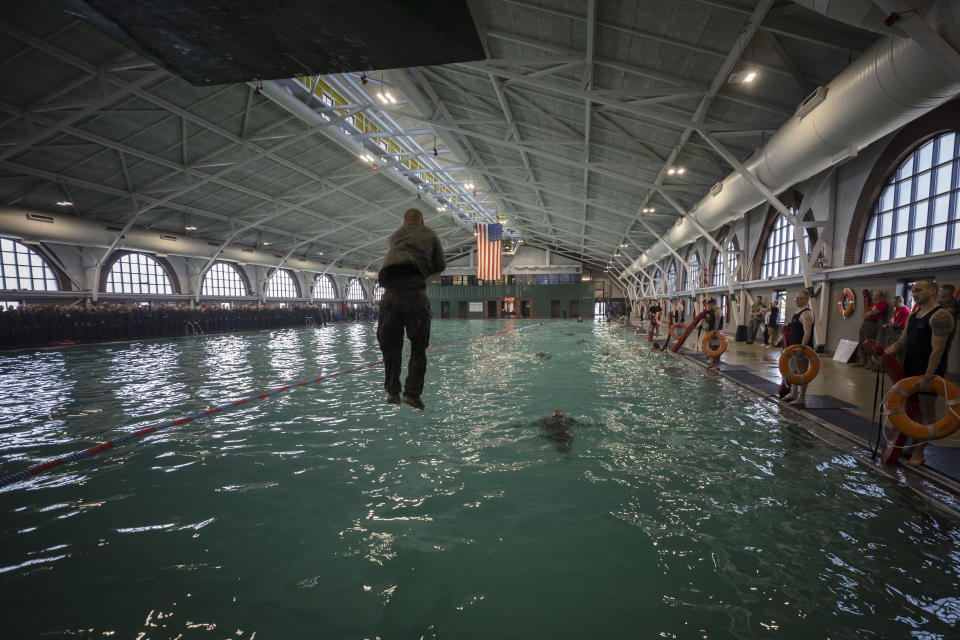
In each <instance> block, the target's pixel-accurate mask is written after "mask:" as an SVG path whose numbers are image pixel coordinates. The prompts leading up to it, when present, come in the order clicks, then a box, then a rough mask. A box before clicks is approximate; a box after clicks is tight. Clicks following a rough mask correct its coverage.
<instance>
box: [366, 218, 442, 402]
mask: <svg viewBox="0 0 960 640" xmlns="http://www.w3.org/2000/svg"><path fill="white" fill-rule="evenodd" d="M446 268H447V261H446V260H445V259H444V257H443V246H442V245H441V244H440V238H438V237H437V234H436V233H434V232H433V230H432V229H431V228H430V227H428V226H427V225H425V224H424V223H423V213H422V212H421V211H420V210H419V209H408V210H407V211H406V213H404V214H403V226H402V227H400V228H399V229H397V230H396V231H394V232H393V235H391V236H390V240H389V241H388V245H387V255H386V257H385V258H384V259H383V266H382V267H380V273H379V275H378V276H377V281H378V282H379V283H380V286H382V287H383V288H384V290H385V291H384V293H383V298H382V299H381V300H380V319H379V321H378V323H377V341H378V342H379V343H380V351H381V352H382V353H383V366H384V369H385V370H386V382H385V384H384V386H385V388H386V390H387V402H389V403H391V404H399V403H400V369H401V364H402V363H403V331H404V329H406V331H407V337H408V338H409V339H410V346H411V351H410V365H409V367H408V368H407V381H406V384H404V387H403V402H404V403H405V404H408V405H410V406H411V407H414V408H416V409H423V408H424V407H423V402H422V401H421V400H420V394H421V393H422V392H423V376H424V374H425V373H426V372H427V343H428V342H429V341H430V302H429V301H428V300H427V292H426V289H427V278H428V277H430V276H431V275H433V274H435V273H440V272H441V271H443V270H444V269H446Z"/></svg>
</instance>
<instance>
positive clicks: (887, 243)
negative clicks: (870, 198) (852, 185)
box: [860, 131, 960, 263]
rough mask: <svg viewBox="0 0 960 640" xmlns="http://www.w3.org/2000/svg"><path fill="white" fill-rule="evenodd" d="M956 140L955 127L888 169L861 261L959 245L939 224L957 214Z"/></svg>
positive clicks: (958, 171)
mask: <svg viewBox="0 0 960 640" xmlns="http://www.w3.org/2000/svg"><path fill="white" fill-rule="evenodd" d="M957 140H958V136H957V132H955V131H954V132H950V133H945V134H943V135H941V136H939V137H937V138H935V139H934V140H931V141H929V142H927V143H926V144H924V145H923V146H921V147H920V148H918V149H917V150H916V151H914V153H913V154H912V155H911V156H910V157H909V158H907V160H905V161H904V162H903V164H901V165H900V167H898V168H897V170H896V171H894V172H892V173H891V175H890V177H889V178H888V179H887V183H886V186H885V187H884V191H883V194H882V195H881V196H880V198H879V199H878V200H877V204H876V205H875V206H874V209H873V215H872V216H871V218H870V222H869V223H868V224H867V233H866V235H865V236H864V243H863V253H862V255H861V256H860V261H861V262H863V263H867V262H881V261H884V260H890V259H892V258H902V257H905V256H918V255H923V254H926V253H934V252H937V251H946V250H948V249H957V248H960V238H957V237H956V234H948V233H947V226H946V224H945V223H948V222H954V221H956V220H957V218H958V215H957V209H958V206H957V198H958V191H960V185H958V180H960V175H958V174H960V161H958V152H957ZM904 185H906V186H908V187H910V189H911V190H910V191H909V192H907V191H906V190H905V189H903V186H904ZM894 191H896V203H895V205H896V206H894V196H893V195H892V194H893V193H894ZM906 195H909V197H906Z"/></svg>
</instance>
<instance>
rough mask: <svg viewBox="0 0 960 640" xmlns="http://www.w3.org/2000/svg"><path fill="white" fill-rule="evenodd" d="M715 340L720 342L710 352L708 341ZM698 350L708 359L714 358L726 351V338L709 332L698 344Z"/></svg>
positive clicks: (715, 332) (716, 332)
mask: <svg viewBox="0 0 960 640" xmlns="http://www.w3.org/2000/svg"><path fill="white" fill-rule="evenodd" d="M713 338H716V339H717V340H719V341H720V346H719V347H717V348H716V349H714V350H713V351H710V346H709V343H710V340H712V339H713ZM700 350H701V351H703V352H704V353H705V354H707V357H708V358H716V357H717V356H719V355H720V354H721V353H723V352H724V351H726V350H727V336H725V335H723V334H722V333H720V332H719V331H711V332H710V333H708V334H707V335H706V336H704V337H703V340H702V341H701V342H700Z"/></svg>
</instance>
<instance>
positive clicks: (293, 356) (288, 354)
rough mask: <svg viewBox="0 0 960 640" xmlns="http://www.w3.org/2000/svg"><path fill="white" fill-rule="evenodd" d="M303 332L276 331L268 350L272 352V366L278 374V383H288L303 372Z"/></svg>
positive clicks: (268, 344)
mask: <svg viewBox="0 0 960 640" xmlns="http://www.w3.org/2000/svg"><path fill="white" fill-rule="evenodd" d="M301 336H302V332H301V331H294V330H291V329H287V330H283V331H274V332H272V333H271V335H270V341H269V342H268V343H267V349H268V350H269V351H270V366H271V367H273V370H274V371H276V372H277V381H278V382H281V383H287V382H290V381H292V380H294V379H296V378H297V377H298V376H300V375H301V374H302V372H303V363H304V357H303V343H302V340H301Z"/></svg>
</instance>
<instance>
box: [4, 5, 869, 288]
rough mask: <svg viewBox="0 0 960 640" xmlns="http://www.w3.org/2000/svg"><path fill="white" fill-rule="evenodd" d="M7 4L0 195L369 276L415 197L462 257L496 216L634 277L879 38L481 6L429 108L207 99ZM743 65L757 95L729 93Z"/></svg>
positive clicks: (727, 17)
mask: <svg viewBox="0 0 960 640" xmlns="http://www.w3.org/2000/svg"><path fill="white" fill-rule="evenodd" d="M14 4H16V5H17V7H14V8H13V10H11V11H8V12H5V15H4V17H3V18H2V19H0V33H2V34H3V35H4V36H5V37H4V39H3V41H2V42H0V79H2V81H3V86H4V87H5V88H6V91H5V94H4V100H0V203H2V204H4V205H7V206H23V207H29V208H33V209H39V210H50V211H58V212H61V213H66V214H70V215H77V216H81V217H85V218H89V219H93V220H98V221H104V222H106V223H110V224H113V225H117V226H119V227H121V228H125V227H128V226H131V225H136V226H143V227H146V228H150V229H156V230H159V231H163V232H170V233H178V234H187V235H194V236H198V237H201V238H204V239H206V240H208V241H209V242H210V243H212V245H213V246H216V247H217V249H218V252H220V251H223V250H224V249H225V248H226V247H227V246H228V245H242V246H249V247H255V248H260V249H263V248H264V247H269V249H268V250H269V251H275V252H276V254H277V256H278V258H279V260H280V264H286V263H287V262H289V261H290V260H291V259H293V258H296V257H302V258H306V259H310V260H315V261H316V260H320V261H325V262H327V263H328V264H330V265H331V267H332V266H337V267H345V268H356V269H369V268H372V267H375V266H376V264H377V263H378V261H379V260H380V259H381V258H382V255H383V251H384V248H385V243H386V238H387V237H388V236H389V234H390V233H392V232H393V230H395V228H396V227H397V225H398V223H399V220H400V216H401V214H402V213H403V210H404V209H406V208H408V207H410V206H417V205H418V204H419V206H421V208H423V209H424V211H425V213H426V214H427V222H428V224H430V225H431V226H432V227H434V228H435V229H436V230H437V231H438V233H440V234H441V236H442V237H443V238H444V242H445V243H446V245H447V251H448V255H450V256H453V255H459V254H462V253H463V250H464V247H465V246H467V245H469V243H470V242H472V240H473V235H472V233H471V225H472V223H474V222H491V221H500V222H502V223H503V224H504V225H505V228H506V230H507V232H508V236H510V237H513V238H517V239H522V240H523V241H524V242H525V243H527V244H530V245H534V246H540V247H544V248H550V249H552V250H554V251H556V252H557V253H558V254H561V255H564V256H567V257H571V258H574V259H577V260H581V261H583V262H584V263H585V264H587V265H590V266H593V267H596V268H600V269H604V268H607V267H608V266H609V267H610V268H614V265H615V264H617V265H622V264H623V263H628V264H629V263H630V262H632V261H633V260H634V259H635V258H636V257H637V255H638V254H639V252H641V251H643V250H644V249H645V248H646V247H648V246H650V245H651V244H652V243H653V242H655V241H656V240H657V239H658V238H660V237H661V236H662V235H663V234H664V232H665V231H666V230H667V229H669V227H670V226H671V225H672V224H674V223H675V221H676V220H677V218H678V217H680V216H685V215H686V212H687V210H688V209H689V208H690V207H691V206H692V205H693V204H694V203H695V202H697V201H698V200H699V199H700V198H702V197H703V196H704V195H705V194H706V193H707V192H708V191H709V189H710V188H711V187H712V186H713V185H714V184H715V183H716V182H717V181H719V180H720V179H722V178H723V177H725V176H726V175H727V174H728V173H729V172H730V171H731V170H732V169H735V168H736V165H737V164H738V163H739V162H740V161H742V159H743V158H745V157H747V156H748V155H749V154H750V153H751V152H752V151H753V149H754V148H756V147H757V146H759V145H761V144H763V142H764V141H765V139H766V137H767V136H769V135H770V134H771V133H772V132H773V131H775V130H776V129H777V128H779V126H781V124H782V123H783V122H784V121H786V119H787V118H789V117H790V116H791V115H792V114H793V112H794V109H795V107H796V105H797V103H799V102H800V100H801V99H802V98H803V97H805V96H806V95H807V93H809V91H810V90H811V89H812V88H814V87H815V86H816V85H817V84H822V83H826V82H827V81H829V80H830V79H831V78H833V77H834V76H835V75H836V74H837V73H838V72H839V71H840V70H842V69H843V68H844V67H845V66H846V65H847V64H848V63H849V60H850V59H851V58H852V57H853V56H856V55H857V54H858V53H859V52H860V51H861V50H862V49H863V48H865V47H866V46H867V45H868V44H869V43H870V42H871V41H872V40H873V39H874V38H875V36H872V35H870V34H867V33H865V32H861V31H858V30H855V29H852V28H850V27H847V26H844V25H841V24H839V23H834V22H831V21H829V20H827V19H826V18H823V17H821V16H819V15H817V14H814V13H812V12H809V11H807V10H805V9H803V8H801V7H799V6H797V5H795V4H793V3H791V2H789V1H787V0H755V1H751V0H585V2H583V3H579V4H578V3H574V4H571V3H569V2H562V1H561V0H544V1H543V3H542V4H538V3H536V2H533V1H532V0H472V1H471V3H470V7H471V11H472V13H473V16H474V21H475V24H476V26H477V28H478V32H479V33H480V36H481V40H482V42H483V45H484V47H485V51H486V54H487V57H486V59H485V60H480V61H476V62H467V63H459V64H451V65H443V66H435V67H422V68H418V69H412V70H407V71H405V72H404V73H405V74H406V76H405V77H407V78H409V82H410V83H411V86H414V87H415V88H416V90H417V91H418V92H419V95H417V96H412V95H411V96H403V95H400V94H399V92H397V95H395V96H394V98H395V100H394V101H392V102H389V101H386V104H385V103H384V102H385V100H383V99H382V98H381V97H380V95H379V94H380V93H382V92H384V91H390V90H393V91H395V92H396V88H395V87H393V86H391V84H390V83H389V81H388V82H384V80H383V78H384V77H385V74H383V73H382V72H380V71H378V70H367V71H365V73H364V74H363V76H362V77H361V73H360V72H357V73H349V74H339V75H334V76H325V77H323V78H319V77H317V76H315V75H314V74H311V73H310V70H309V69H304V76H303V77H302V78H294V79H285V80H279V81H277V82H274V83H270V86H269V87H268V88H269V89H270V91H267V90H264V91H262V92H261V89H260V88H258V87H256V86H255V85H254V84H250V85H245V84H238V85H228V86H219V87H206V88H197V87H193V86H191V85H189V84H187V83H186V82H184V81H182V80H180V79H178V78H176V77H174V76H172V75H171V74H170V73H168V72H166V71H163V70H161V69H159V68H158V67H156V66H155V65H154V64H153V63H151V62H150V61H147V60H145V59H143V58H141V57H139V56H137V55H135V54H133V53H131V52H130V51H128V50H126V49H125V48H124V47H122V46H121V45H119V44H117V43H115V42H113V41H112V40H110V39H109V38H107V37H105V36H103V35H102V34H100V33H99V32H97V31H95V30H93V29H91V28H90V27H88V26H87V25H86V24H84V23H82V22H80V21H78V20H76V19H75V18H73V17H71V16H69V15H67V14H65V13H63V12H60V11H59V10H57V9H56V8H54V7H52V6H46V5H42V4H38V3H29V2H25V1H24V0H14ZM573 7H578V9H574V8H573ZM744 69H752V70H756V72H757V74H758V78H757V80H756V81H755V82H754V83H752V84H750V85H745V84H733V83H730V82H728V80H729V78H730V76H731V74H733V73H735V72H737V71H742V70H744ZM386 77H387V78H388V80H389V77H390V74H386ZM274 91H282V92H286V94H287V97H292V98H294V99H295V100H297V101H298V103H299V106H298V108H300V110H299V111H298V110H297V109H293V110H291V108H290V106H291V105H289V104H286V105H285V104H284V100H286V99H287V98H284V97H283V96H281V95H280V94H278V93H274ZM325 92H326V98H325V97H324V96H325ZM333 94H335V95H336V98H335V99H333V98H331V96H332V95H333ZM281 98H283V99H281ZM414 98H416V99H414ZM424 104H426V105H429V108H428V109H423V108H422V105H424ZM417 105H420V108H418V106H417ZM294 106H297V105H294ZM445 141H446V142H451V144H447V143H446V142H445ZM374 165H375V166H374ZM680 167H682V168H683V169H684V171H683V173H682V174H677V173H671V169H676V168H680ZM58 201H69V202H71V203H72V204H71V205H69V206H67V207H59V206H57V205H56V202H58ZM188 227H196V229H191V230H188V229H187V228H188ZM703 231H704V233H705V235H707V236H708V237H709V234H706V230H703ZM119 235H121V234H118V236H117V237H118V238H119ZM710 240H711V243H712V244H716V243H715V241H713V239H712V238H710ZM673 249H674V254H675V255H676V256H677V257H678V259H679V262H680V264H681V265H682V264H684V261H683V259H682V258H679V256H680V253H682V251H681V249H682V248H681V247H675V248H673ZM318 256H322V257H319V258H318ZM725 264H726V261H725ZM678 275H679V274H678ZM665 277H666V276H665V274H662V278H664V279H665ZM631 282H632V283H633V284H634V285H636V286H637V287H638V289H645V288H649V287H652V286H653V278H652V277H651V274H648V273H644V274H642V279H641V278H636V279H632V280H631Z"/></svg>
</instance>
